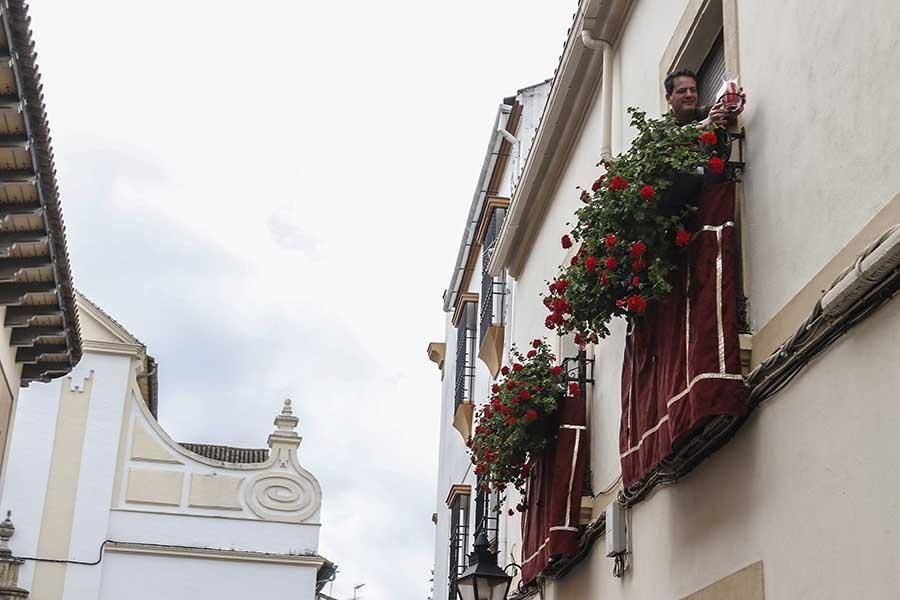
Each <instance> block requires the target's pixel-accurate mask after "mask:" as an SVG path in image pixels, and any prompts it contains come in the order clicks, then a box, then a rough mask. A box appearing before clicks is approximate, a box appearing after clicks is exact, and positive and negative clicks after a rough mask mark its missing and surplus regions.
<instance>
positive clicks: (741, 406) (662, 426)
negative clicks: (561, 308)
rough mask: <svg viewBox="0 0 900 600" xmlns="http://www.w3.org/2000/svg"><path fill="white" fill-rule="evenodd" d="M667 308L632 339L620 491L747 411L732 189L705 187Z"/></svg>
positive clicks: (653, 313) (652, 307)
mask: <svg viewBox="0 0 900 600" xmlns="http://www.w3.org/2000/svg"><path fill="white" fill-rule="evenodd" d="M698 207H699V209H698V211H697V212H696V213H695V214H694V216H693V217H692V224H691V227H690V231H691V232H692V233H693V237H692V240H691V243H690V244H689V246H688V248H687V251H686V252H685V253H684V254H683V255H682V256H681V258H680V263H679V265H678V271H677V273H676V274H675V277H674V278H673V284H674V289H673V291H672V294H671V296H670V297H669V298H667V299H666V301H664V302H653V303H650V304H649V306H648V308H647V312H646V315H645V318H644V321H643V323H642V324H641V325H640V326H639V327H638V328H637V329H636V330H635V331H633V332H632V333H630V334H629V336H628V339H627V340H626V346H625V358H624V364H623V369H622V421H621V426H620V430H619V450H620V453H621V456H620V458H621V461H622V479H623V483H624V484H625V486H630V485H632V484H633V483H635V482H637V481H639V480H640V479H641V478H642V477H644V476H645V475H646V474H647V473H648V472H650V471H651V470H652V469H653V468H654V467H655V466H656V465H657V464H659V462H660V461H661V460H662V459H663V458H665V457H666V456H668V455H669V454H671V453H672V450H673V448H676V447H678V445H679V444H681V443H683V442H684V441H685V440H687V439H690V437H691V435H692V434H693V433H694V432H695V431H697V429H698V428H699V427H701V426H702V425H703V424H704V422H705V421H706V420H707V419H709V418H710V417H715V416H735V417H740V416H743V415H744V414H745V413H746V388H745V386H744V381H743V377H742V376H741V363H740V347H739V342H738V314H737V274H736V273H735V231H734V214H735V212H734V210H735V199H734V184H733V183H723V184H713V185H706V186H705V187H704V188H703V191H702V192H701V194H700V198H699V201H698Z"/></svg>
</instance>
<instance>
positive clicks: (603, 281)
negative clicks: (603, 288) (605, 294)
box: [600, 275, 609, 285]
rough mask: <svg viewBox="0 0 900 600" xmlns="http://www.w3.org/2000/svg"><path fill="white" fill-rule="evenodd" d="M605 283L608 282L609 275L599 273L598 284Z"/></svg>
mask: <svg viewBox="0 0 900 600" xmlns="http://www.w3.org/2000/svg"><path fill="white" fill-rule="evenodd" d="M607 283H609V277H607V276H606V275H600V285H606V284H607Z"/></svg>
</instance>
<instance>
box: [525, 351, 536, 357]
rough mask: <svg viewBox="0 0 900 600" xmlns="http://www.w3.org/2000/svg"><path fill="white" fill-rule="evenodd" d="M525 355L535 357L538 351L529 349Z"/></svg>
mask: <svg viewBox="0 0 900 600" xmlns="http://www.w3.org/2000/svg"><path fill="white" fill-rule="evenodd" d="M525 356H526V357H527V358H534V357H535V356H537V351H536V350H529V351H528V354H526V355H525Z"/></svg>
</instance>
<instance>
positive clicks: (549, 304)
mask: <svg viewBox="0 0 900 600" xmlns="http://www.w3.org/2000/svg"><path fill="white" fill-rule="evenodd" d="M544 306H546V307H547V308H550V307H552V306H553V298H552V297H551V296H545V297H544Z"/></svg>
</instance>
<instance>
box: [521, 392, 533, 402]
mask: <svg viewBox="0 0 900 600" xmlns="http://www.w3.org/2000/svg"><path fill="white" fill-rule="evenodd" d="M519 397H520V398H522V400H531V392H529V391H528V390H522V391H521V392H519Z"/></svg>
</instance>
